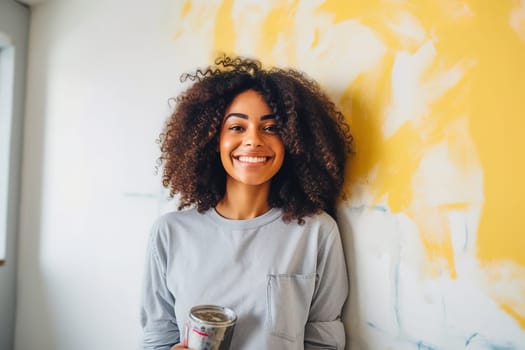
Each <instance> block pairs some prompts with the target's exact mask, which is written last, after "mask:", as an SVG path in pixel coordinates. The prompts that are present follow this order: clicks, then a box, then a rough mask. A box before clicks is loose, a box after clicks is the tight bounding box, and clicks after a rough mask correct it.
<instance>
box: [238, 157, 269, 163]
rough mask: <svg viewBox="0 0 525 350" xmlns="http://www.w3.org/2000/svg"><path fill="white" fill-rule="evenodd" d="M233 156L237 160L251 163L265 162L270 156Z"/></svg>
mask: <svg viewBox="0 0 525 350" xmlns="http://www.w3.org/2000/svg"><path fill="white" fill-rule="evenodd" d="M233 158H235V159H236V160H238V161H239V162H242V163H251V164H256V163H265V162H266V161H267V160H268V159H270V157H262V156H257V157H254V156H238V157H233Z"/></svg>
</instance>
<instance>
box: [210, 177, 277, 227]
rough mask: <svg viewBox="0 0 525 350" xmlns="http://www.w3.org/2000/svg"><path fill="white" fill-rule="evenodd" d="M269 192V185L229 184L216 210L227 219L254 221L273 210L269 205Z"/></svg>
mask: <svg viewBox="0 0 525 350" xmlns="http://www.w3.org/2000/svg"><path fill="white" fill-rule="evenodd" d="M269 191H270V184H269V183H268V184H264V185H261V186H248V185H243V184H228V183H227V184H226V193H225V195H224V197H223V198H222V199H221V200H220V202H219V203H217V206H216V207H215V210H216V211H217V212H218V213H219V214H220V215H221V216H223V217H225V218H227V219H233V220H245V219H253V218H255V217H257V216H260V215H262V214H264V213H266V212H267V211H268V210H270V209H271V207H270V205H269V204H268V194H269Z"/></svg>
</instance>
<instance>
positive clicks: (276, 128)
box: [264, 125, 279, 134]
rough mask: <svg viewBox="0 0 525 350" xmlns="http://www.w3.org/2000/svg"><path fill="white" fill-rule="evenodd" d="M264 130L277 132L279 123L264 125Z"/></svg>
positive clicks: (271, 132) (272, 132)
mask: <svg viewBox="0 0 525 350" xmlns="http://www.w3.org/2000/svg"><path fill="white" fill-rule="evenodd" d="M264 131H266V132H267V133H270V134H277V133H278V132H279V127H278V126H277V125H267V126H265V127H264Z"/></svg>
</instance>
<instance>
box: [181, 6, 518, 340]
mask: <svg viewBox="0 0 525 350" xmlns="http://www.w3.org/2000/svg"><path fill="white" fill-rule="evenodd" d="M171 16H172V17H173V20H172V23H173V26H172V28H171V30H172V32H173V34H172V35H173V44H174V45H175V46H176V51H177V52H180V53H181V54H180V56H179V59H180V60H181V61H182V60H184V59H185V58H187V57H192V56H193V57H194V56H198V55H201V54H203V53H204V54H205V55H206V56H207V57H208V58H209V59H210V60H211V59H213V58H214V57H215V56H216V55H217V54H220V53H228V54H240V55H244V56H255V57H258V58H260V59H261V60H262V61H263V62H264V63H266V64H268V65H280V66H293V67H296V68H298V69H300V70H303V71H305V72H307V73H308V74H309V75H310V76H312V77H313V78H315V79H316V80H318V81H319V82H320V83H321V85H322V86H323V87H324V88H325V89H326V90H327V91H328V92H329V94H330V95H331V96H332V97H333V98H334V100H335V101H336V102H337V103H338V104H339V106H340V107H341V109H342V110H343V112H344V113H345V115H346V116H347V118H348V121H349V122H350V124H351V126H352V130H353V133H354V136H355V145H356V153H355V155H354V157H353V159H352V160H351V161H350V163H349V170H348V174H347V179H348V182H347V192H348V197H347V199H346V200H345V201H344V202H342V204H341V213H340V222H341V226H342V229H343V239H344V243H345V248H346V255H347V260H348V264H349V272H350V280H351V283H352V290H351V297H350V300H349V302H348V303H347V305H346V308H345V311H344V319H345V324H346V326H347V332H348V345H349V346H351V347H352V349H416V348H417V349H525V235H524V234H523V233H524V232H523V228H522V227H523V225H522V221H521V215H520V213H521V212H523V210H524V209H525V206H524V205H523V196H524V195H525V184H524V183H523V182H522V181H520V179H523V178H525V166H524V163H523V160H522V157H521V156H519V152H520V151H519V150H521V149H524V148H525V138H524V137H523V135H521V133H522V130H524V128H525V121H524V120H525V119H524V118H523V113H524V112H525V102H524V100H525V99H524V97H525V95H524V91H525V66H524V65H525V1H523V0H522V1H475V0H470V1H460V0H441V1H438V0H433V1H432V0H424V1H423V0H422V1H386V0H383V1H378V0H375V1H372V0H369V1H349V0H325V1H321V0H315V1H310V0H308V1H306V0H304V1H300V0H288V1H277V0H273V1H267V0H251V1H246V0H243V1H241V0H237V1H235V0H223V1H214V2H210V1H188V0H186V1H180V2H178V4H176V5H174V8H173V13H172V15H171ZM187 65H188V63H187V62H186V63H185V66H187Z"/></svg>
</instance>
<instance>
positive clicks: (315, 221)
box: [304, 210, 337, 231]
mask: <svg viewBox="0 0 525 350" xmlns="http://www.w3.org/2000/svg"><path fill="white" fill-rule="evenodd" d="M304 220H305V222H306V223H307V224H310V225H320V226H321V227H323V228H325V229H327V230H329V231H330V230H332V229H333V228H334V227H337V222H336V221H335V219H334V218H333V217H332V216H331V215H330V214H328V213H327V212H325V211H324V210H320V211H318V212H316V213H314V214H312V215H309V216H307V217H305V218H304Z"/></svg>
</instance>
